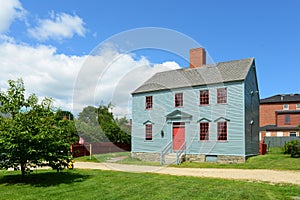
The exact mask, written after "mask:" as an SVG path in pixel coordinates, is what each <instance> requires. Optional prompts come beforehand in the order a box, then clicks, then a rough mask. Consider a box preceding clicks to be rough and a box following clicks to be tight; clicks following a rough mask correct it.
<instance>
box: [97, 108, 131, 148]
mask: <svg viewBox="0 0 300 200" xmlns="http://www.w3.org/2000/svg"><path fill="white" fill-rule="evenodd" d="M111 109H112V104H108V105H107V106H104V105H100V106H99V108H98V121H99V124H100V126H101V128H102V130H103V131H104V133H105V135H106V136H107V137H108V139H109V140H110V141H111V142H121V143H128V144H130V142H131V137H130V135H129V134H127V133H125V132H124V131H123V130H121V128H120V127H119V126H118V124H117V122H116V120H115V119H114V117H113V114H112V112H110V110H111Z"/></svg>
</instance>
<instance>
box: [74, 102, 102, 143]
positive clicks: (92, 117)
mask: <svg viewBox="0 0 300 200" xmlns="http://www.w3.org/2000/svg"><path fill="white" fill-rule="evenodd" d="M78 116H79V117H78V120H75V124H76V128H77V132H78V134H79V135H80V137H82V138H84V141H86V142H106V141H108V139H107V138H106V136H105V134H104V132H103V130H102V129H101V127H100V125H99V122H98V110H97V108H96V107H93V106H87V107H84V108H83V110H82V111H81V112H80V113H79V114H78Z"/></svg>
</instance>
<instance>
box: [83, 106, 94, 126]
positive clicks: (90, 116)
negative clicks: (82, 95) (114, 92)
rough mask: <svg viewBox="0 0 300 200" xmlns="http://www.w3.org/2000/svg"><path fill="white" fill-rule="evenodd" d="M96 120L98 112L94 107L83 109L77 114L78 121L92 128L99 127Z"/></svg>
mask: <svg viewBox="0 0 300 200" xmlns="http://www.w3.org/2000/svg"><path fill="white" fill-rule="evenodd" d="M97 118H98V110H97V108H96V107H93V106H87V107H84V108H83V110H82V111H81V112H80V113H79V114H78V120H79V121H81V122H85V123H87V124H90V125H92V126H99V123H98V120H97Z"/></svg>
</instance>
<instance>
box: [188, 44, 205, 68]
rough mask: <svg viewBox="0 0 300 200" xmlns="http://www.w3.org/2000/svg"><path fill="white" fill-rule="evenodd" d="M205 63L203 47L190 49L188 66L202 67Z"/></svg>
mask: <svg viewBox="0 0 300 200" xmlns="http://www.w3.org/2000/svg"><path fill="white" fill-rule="evenodd" d="M205 64H206V52H205V49H203V48H195V49H190V68H196V67H202V65H205Z"/></svg>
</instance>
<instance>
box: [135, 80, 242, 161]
mask: <svg viewBox="0 0 300 200" xmlns="http://www.w3.org/2000/svg"><path fill="white" fill-rule="evenodd" d="M221 87H226V88H227V91H228V101H227V104H224V105H220V104H217V103H216V96H217V94H216V92H217V88H221ZM202 89H208V90H209V96H210V104H209V105H208V106H199V91H200V90H202ZM176 92H183V98H184V103H183V107H182V108H175V107H174V94H175V93H176ZM149 95H151V96H153V108H152V109H151V110H145V96H149ZM132 101H133V102H132V109H133V110H132V151H133V152H159V151H160V150H161V149H162V148H163V147H164V146H165V145H166V144H168V143H169V142H170V141H172V121H167V120H166V115H168V114H169V113H171V112H173V111H174V110H181V111H183V112H185V113H188V114H190V115H192V118H191V119H187V120H184V121H185V122H186V125H185V133H186V143H187V151H188V152H187V153H190V154H199V153H200V154H207V155H209V154H210V155H244V154H245V151H244V146H245V144H244V135H245V134H244V113H245V112H244V107H245V106H244V102H245V101H244V83H243V82H242V81H240V82H230V83H224V84H211V85H208V86H198V87H193V88H191V87H190V88H179V89H175V90H172V91H171V90H162V91H156V92H148V93H139V94H133V100H132ZM220 117H222V118H226V119H228V120H230V121H229V122H228V141H226V142H219V141H217V121H215V120H217V119H218V118H220ZM202 118H206V119H208V120H210V121H211V122H210V135H209V140H208V141H204V142H202V141H200V140H199V126H200V125H199V122H198V120H200V119H202ZM146 121H150V122H151V123H153V140H152V141H146V140H145V127H144V125H143V123H144V122H146ZM174 121H176V120H174ZM161 131H163V132H164V137H163V138H162V135H161Z"/></svg>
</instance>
